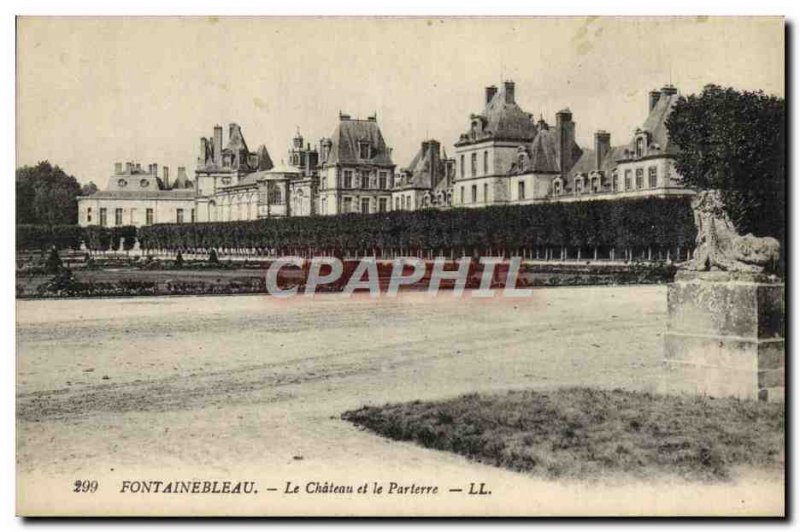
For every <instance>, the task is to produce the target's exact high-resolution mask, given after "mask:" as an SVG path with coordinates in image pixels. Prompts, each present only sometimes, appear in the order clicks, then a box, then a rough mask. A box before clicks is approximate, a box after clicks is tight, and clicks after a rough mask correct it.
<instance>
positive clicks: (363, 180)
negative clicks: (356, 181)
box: [361, 170, 369, 188]
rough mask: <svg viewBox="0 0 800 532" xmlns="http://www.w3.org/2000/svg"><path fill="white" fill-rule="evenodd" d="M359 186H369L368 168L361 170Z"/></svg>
mask: <svg viewBox="0 0 800 532" xmlns="http://www.w3.org/2000/svg"><path fill="white" fill-rule="evenodd" d="M361 187H362V188H369V170H362V171H361Z"/></svg>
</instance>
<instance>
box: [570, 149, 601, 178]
mask: <svg viewBox="0 0 800 532" xmlns="http://www.w3.org/2000/svg"><path fill="white" fill-rule="evenodd" d="M596 162H597V161H595V151H594V150H583V155H581V157H580V159H578V161H577V162H576V163H575V165H574V166H573V167H572V169H571V170H570V171H569V174H570V175H575V174H588V173H589V172H593V171H594V170H597V168H595V166H596V165H595V163H596Z"/></svg>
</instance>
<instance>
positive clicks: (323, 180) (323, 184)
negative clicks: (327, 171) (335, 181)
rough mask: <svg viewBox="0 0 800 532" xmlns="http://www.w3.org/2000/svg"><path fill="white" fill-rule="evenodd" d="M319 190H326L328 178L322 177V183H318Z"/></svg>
mask: <svg viewBox="0 0 800 532" xmlns="http://www.w3.org/2000/svg"><path fill="white" fill-rule="evenodd" d="M320 188H321V189H322V190H325V189H326V188H328V176H322V183H320Z"/></svg>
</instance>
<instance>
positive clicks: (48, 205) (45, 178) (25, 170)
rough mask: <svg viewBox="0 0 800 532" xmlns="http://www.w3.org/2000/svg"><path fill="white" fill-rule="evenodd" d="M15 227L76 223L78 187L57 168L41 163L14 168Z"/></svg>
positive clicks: (47, 163) (79, 187)
mask: <svg viewBox="0 0 800 532" xmlns="http://www.w3.org/2000/svg"><path fill="white" fill-rule="evenodd" d="M16 192H17V224H44V225H56V224H75V223H78V200H77V196H78V195H79V194H80V193H81V186H80V184H78V181H77V180H76V179H75V177H73V176H71V175H68V174H67V173H66V172H64V171H63V170H62V169H61V168H59V167H58V166H53V165H51V164H50V163H49V162H48V161H42V162H40V163H39V164H37V165H36V166H23V167H22V168H17V174H16Z"/></svg>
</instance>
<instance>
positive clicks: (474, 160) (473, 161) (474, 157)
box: [469, 153, 478, 177]
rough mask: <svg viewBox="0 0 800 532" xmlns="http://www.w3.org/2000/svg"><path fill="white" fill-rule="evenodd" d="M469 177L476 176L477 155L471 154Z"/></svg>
mask: <svg viewBox="0 0 800 532" xmlns="http://www.w3.org/2000/svg"><path fill="white" fill-rule="evenodd" d="M469 160H470V171H471V173H470V175H471V176H472V177H475V176H476V175H477V174H478V154H477V153H473V154H472V155H470V159H469Z"/></svg>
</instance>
